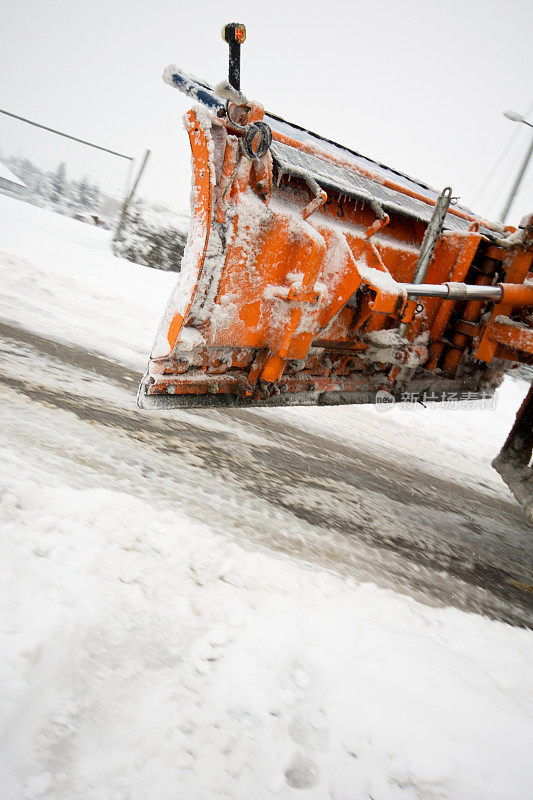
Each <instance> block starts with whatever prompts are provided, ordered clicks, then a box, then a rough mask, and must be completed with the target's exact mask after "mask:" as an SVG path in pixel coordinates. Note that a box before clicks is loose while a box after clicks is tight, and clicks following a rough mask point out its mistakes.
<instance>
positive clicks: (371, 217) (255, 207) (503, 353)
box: [138, 23, 533, 521]
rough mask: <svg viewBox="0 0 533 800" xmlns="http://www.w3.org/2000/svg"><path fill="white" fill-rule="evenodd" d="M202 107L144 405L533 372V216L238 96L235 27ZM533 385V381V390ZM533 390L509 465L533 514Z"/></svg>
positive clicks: (281, 399) (384, 388) (360, 391)
mask: <svg viewBox="0 0 533 800" xmlns="http://www.w3.org/2000/svg"><path fill="white" fill-rule="evenodd" d="M223 38H224V39H225V41H226V42H227V43H228V44H229V76H228V80H225V81H223V82H222V83H220V84H219V85H217V86H216V87H214V88H213V87H211V86H210V85H209V84H207V83H204V82H201V81H199V80H198V79H196V78H193V77H191V76H189V75H187V74H186V73H184V72H183V71H182V70H180V69H178V68H177V67H175V66H170V67H167V69H166V70H165V72H164V75H163V77H164V80H165V81H166V82H167V83H168V84H169V85H170V86H173V87H175V88H178V89H180V90H181V91H182V92H185V93H186V94H187V95H189V96H190V97H192V98H193V99H194V101H195V104H194V107H193V108H192V109H191V110H190V111H189V112H188V113H187V114H186V115H185V127H186V130H187V132H188V135H189V139H190V146H191V150H192V167H193V176H192V192H191V223H190V231H189V235H188V240H187V245H186V248H185V254H184V257H183V260H182V263H181V270H180V273H179V276H178V282H177V285H176V288H175V290H174V292H173V294H172V296H171V297H170V299H169V302H168V305H167V308H166V310H165V312H164V314H163V318H162V321H161V324H160V328H159V332H158V335H157V338H156V341H155V344H154V347H153V350H152V353H151V357H150V361H149V365H148V370H147V372H146V374H145V376H144V378H143V380H142V383H141V386H140V388H139V393H138V404H139V406H140V407H141V408H145V409H172V408H183V407H186V408H195V407H206V406H207V407H224V406H234V407H239V408H246V407H248V408H250V407H251V408H253V407H259V406H273V405H331V404H350V403H374V402H387V401H390V402H394V401H401V400H405V399H407V398H409V399H410V400H411V401H412V400H413V399H415V400H420V401H421V402H426V401H439V400H446V399H451V398H456V399H460V400H476V399H478V398H484V397H488V396H490V395H491V394H492V393H493V392H494V390H495V389H496V388H497V387H498V385H499V384H500V383H501V381H502V380H503V377H504V375H505V373H506V372H508V371H509V370H510V369H513V368H516V367H517V366H518V365H526V367H527V366H528V365H529V366H530V367H531V365H533V266H532V261H533V214H529V215H526V216H524V217H523V219H522V220H521V222H520V225H519V226H518V228H515V227H512V226H504V225H503V224H501V223H493V222H489V221H487V220H485V219H483V218H481V217H480V216H478V215H477V214H475V213H473V212H472V211H470V210H469V209H467V208H464V207H463V206H461V205H459V204H458V203H457V202H456V199H455V198H454V197H453V193H452V190H451V188H450V187H446V188H445V189H444V190H443V191H441V192H439V191H435V190H433V189H432V188H430V187H429V186H428V185H426V184H425V183H422V182H420V181H418V180H415V179H413V178H411V177H409V176H408V175H405V174H403V173H401V172H399V171H397V170H395V169H391V168H389V167H387V166H385V165H383V164H380V163H377V162H375V161H373V160H371V159H370V158H366V157H365V156H363V155H361V154H359V153H357V152H355V151H354V150H351V149H350V148H348V147H344V146H342V145H340V144H337V143H336V142H333V141H330V140H328V139H325V138H323V137H321V136H319V135H318V134H316V133H312V132H311V131H309V130H305V129H303V128H301V127H299V126H298V125H295V124H292V123H289V122H287V121H286V120H284V119H281V118H280V117H278V116H276V115H275V114H272V113H268V112H266V111H265V110H264V108H263V106H262V105H260V104H259V103H257V102H255V101H253V100H249V99H248V98H247V97H246V96H245V95H244V94H243V93H242V91H241V87H240V49H241V46H242V44H243V42H244V40H245V38H246V29H245V27H244V25H240V24H237V23H231V24H229V25H226V26H225V28H224V29H223ZM532 387H533V384H532ZM532 449H533V391H532V389H530V391H529V394H528V396H527V398H526V400H525V401H524V403H523V405H522V408H521V409H520V411H519V413H518V415H517V419H516V423H515V425H514V427H513V429H512V431H511V433H510V435H509V438H508V440H507V442H506V443H505V445H504V447H503V449H502V451H501V453H500V454H499V455H498V457H497V458H496V459H495V461H494V462H493V465H494V466H495V468H496V469H497V470H498V471H499V472H500V474H501V475H502V477H503V478H504V480H505V481H506V482H507V483H508V485H509V486H510V488H511V489H512V491H513V493H514V494H515V496H516V498H517V499H518V501H519V502H521V503H522V505H523V506H524V508H525V510H526V514H527V515H528V517H529V520H530V521H533V480H532V469H531V456H532Z"/></svg>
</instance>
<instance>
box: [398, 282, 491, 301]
mask: <svg viewBox="0 0 533 800" xmlns="http://www.w3.org/2000/svg"><path fill="white" fill-rule="evenodd" d="M400 286H401V287H402V289H405V291H406V292H407V294H408V295H409V297H442V298H444V299H445V300H492V301H494V302H496V303H497V302H499V301H500V300H501V299H502V297H503V290H502V288H501V285H498V286H472V285H470V284H467V283H439V284H434V283H401V284H400Z"/></svg>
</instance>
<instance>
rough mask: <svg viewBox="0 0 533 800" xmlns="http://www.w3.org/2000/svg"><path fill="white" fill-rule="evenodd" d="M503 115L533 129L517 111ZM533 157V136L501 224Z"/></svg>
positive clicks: (505, 206)
mask: <svg viewBox="0 0 533 800" xmlns="http://www.w3.org/2000/svg"><path fill="white" fill-rule="evenodd" d="M503 115H504V117H507V119H510V120H512V121H513V122H523V124H524V125H528V126H529V127H530V128H533V123H531V122H528V121H527V119H525V117H523V116H522V114H517V112H516V111H504V112H503ZM532 155H533V136H532V137H531V142H530V145H529V147H528V149H527V153H526V155H525V158H524V161H523V162H522V164H521V166H520V169H519V170H518V174H517V176H516V178H515V181H514V183H513V187H512V189H511V191H510V193H509V197H508V198H507V202H506V203H505V205H504V207H503V210H502V213H501V214H500V222H505V220H506V219H507V215H508V213H509V210H510V208H511V206H512V204H513V200H514V199H515V197H516V193H517V192H518V189H519V188H520V184H521V183H522V179H523V177H524V175H525V173H526V169H527V167H528V164H529V160H530V158H531V156H532Z"/></svg>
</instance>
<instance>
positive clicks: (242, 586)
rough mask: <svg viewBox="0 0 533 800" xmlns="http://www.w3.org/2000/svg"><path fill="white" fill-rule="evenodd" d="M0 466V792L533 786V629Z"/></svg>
mask: <svg viewBox="0 0 533 800" xmlns="http://www.w3.org/2000/svg"><path fill="white" fill-rule="evenodd" d="M3 473H4V474H3V475H2V483H3V484H4V486H5V489H4V491H3V493H2V497H1V511H0V513H1V518H2V519H3V520H4V523H3V526H2V547H3V549H4V552H5V553H9V558H4V559H2V561H1V562H0V586H1V587H2V589H1V591H2V599H1V607H2V608H3V609H4V614H3V615H2V619H1V630H0V635H1V640H0V641H1V651H2V654H3V657H2V682H1V692H0V720H2V733H1V737H0V741H1V752H0V785H1V786H2V798H3V800H19V798H28V799H32V798H40V797H46V798H54V799H55V798H57V799H58V800H59V798H69V800H74V798H83V800H92V799H93V798H94V800H108V798H109V799H110V800H111V798H131V800H137V799H139V800H140V798H150V800H167V799H168V800H170V799H171V798H172V800H174V798H176V797H184V798H218V797H220V798H242V799H243V800H249V798H251V797H253V798H257V800H260V798H271V797H279V798H290V797H295V796H298V797H303V798H308V799H309V800H310V799H311V798H313V799H314V798H316V799H317V800H318V799H319V798H320V800H322V798H324V797H335V798H373V800H389V799H394V798H402V800H404V799H405V798H413V800H414V798H420V797H425V798H437V797H438V798H453V799H454V800H462V798H464V800H471V798H473V797H482V798H485V800H488V799H489V798H502V799H503V798H510V797H512V798H516V799H517V800H518V799H519V798H526V797H527V796H528V793H529V789H530V786H531V781H532V780H533V765H532V762H531V759H530V757H529V756H530V753H531V747H532V745H533V735H532V725H531V716H530V714H529V712H530V711H531V708H530V706H528V702H527V697H528V695H529V697H530V696H531V692H532V691H533V675H532V673H531V669H530V664H531V657H532V655H533V642H532V638H531V634H530V633H529V632H527V631H524V630H520V629H513V628H511V627H509V626H507V625H505V624H502V623H497V622H491V621H488V620H483V619H481V618H479V617H476V616H474V615H468V614H464V613H461V612H458V611H455V610H450V609H445V610H434V609H429V608H425V607H423V606H421V605H419V604H417V603H416V602H414V601H410V600H409V599H406V598H400V597H397V596H394V595H393V594H392V593H388V592H386V591H383V590H379V589H377V588H376V587H374V586H372V585H362V586H355V585H354V584H353V583H351V582H350V581H349V580H343V579H340V578H337V577H333V576H331V575H328V574H320V573H317V572H314V571H311V570H309V569H305V568H303V567H302V566H298V565H297V564H295V563H294V562H292V561H290V560H289V559H284V558H280V557H274V556H270V555H266V554H264V553H258V552H255V551H243V550H242V549H241V548H240V547H239V546H238V545H236V544H235V543H232V542H231V541H229V540H225V539H223V538H222V537H219V536H216V535H214V534H213V533H212V532H211V531H210V529H208V528H207V527H205V526H202V525H200V524H198V523H197V522H193V521H191V520H190V519H188V518H187V516H186V514H183V515H180V516H177V515H176V513H175V510H170V509H166V508H164V507H158V508H154V507H151V506H150V505H148V504H146V503H144V502H142V501H141V500H139V499H136V498H134V497H132V496H131V495H127V494H123V493H120V492H112V491H107V490H103V489H92V490H85V491H80V490H75V489H72V488H66V487H54V486H52V485H46V484H43V483H42V482H36V481H35V480H33V479H32V478H29V479H22V480H18V479H16V478H13V477H12V473H11V474H8V470H7V468H4V469H3Z"/></svg>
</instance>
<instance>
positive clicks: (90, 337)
mask: <svg viewBox="0 0 533 800" xmlns="http://www.w3.org/2000/svg"><path fill="white" fill-rule="evenodd" d="M111 237H112V232H111V231H106V230H102V229H101V228H96V227H92V226H89V225H85V224H84V223H82V222H78V221H76V220H73V219H69V218H67V217H63V216H61V215H59V214H55V213H53V212H52V211H46V210H44V209H41V208H37V207H35V206H31V205H29V204H27V203H23V202H22V201H18V200H13V199H12V198H8V197H5V196H2V195H0V317H1V318H2V319H3V320H4V321H6V322H11V323H14V324H16V325H21V326H23V327H25V328H28V329H29V330H31V331H34V332H35V333H39V334H41V335H44V336H48V337H50V338H53V339H57V340H58V341H60V342H67V343H73V344H76V345H81V346H83V347H85V348H87V349H88V350H89V351H91V352H96V353H100V354H102V355H106V356H108V357H109V358H110V359H111V360H115V359H116V360H119V361H120V362H122V363H123V364H126V365H128V366H130V367H133V368H136V369H139V371H140V370H142V369H143V367H144V366H145V364H146V362H147V360H148V354H149V352H150V349H151V346H152V342H153V340H154V336H155V331H156V328H157V323H158V321H159V318H160V316H161V313H162V310H163V308H164V306H165V303H166V300H167V298H168V295H169V294H170V291H171V289H172V287H173V286H174V283H175V282H176V276H175V274H173V273H164V272H159V271H158V270H151V269H146V268H145V267H142V266H139V265H137V264H132V263H130V262H129V261H126V260H125V259H119V258H115V257H114V256H113V255H112V254H111V249H110V242H111Z"/></svg>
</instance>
